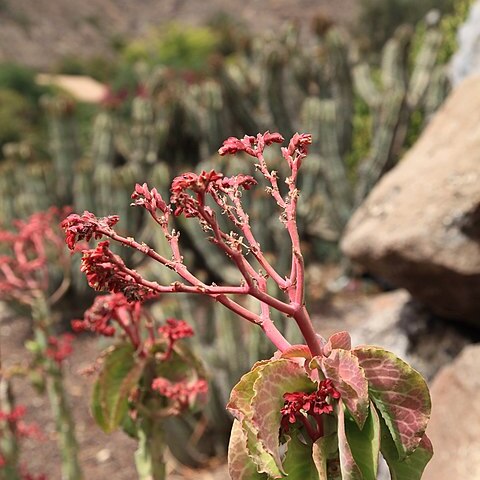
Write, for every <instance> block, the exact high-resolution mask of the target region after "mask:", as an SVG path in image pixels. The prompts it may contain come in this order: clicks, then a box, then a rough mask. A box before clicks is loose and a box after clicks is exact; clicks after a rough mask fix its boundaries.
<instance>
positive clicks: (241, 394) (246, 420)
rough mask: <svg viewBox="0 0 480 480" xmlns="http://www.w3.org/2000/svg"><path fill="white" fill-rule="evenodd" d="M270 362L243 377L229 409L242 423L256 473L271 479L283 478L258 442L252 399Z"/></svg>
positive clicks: (229, 403) (264, 362) (232, 397)
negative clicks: (257, 382) (255, 386)
mask: <svg viewBox="0 0 480 480" xmlns="http://www.w3.org/2000/svg"><path fill="white" fill-rule="evenodd" d="M268 362H269V361H267V360H266V361H262V362H258V363H256V364H255V365H254V366H253V368H252V370H250V372H248V373H246V374H245V375H243V377H242V378H241V379H240V381H239V382H238V383H237V385H235V387H234V388H233V390H232V393H231V395H230V401H229V402H228V405H227V409H228V410H229V411H230V412H231V413H232V415H233V416H234V417H235V418H236V419H238V420H239V421H240V422H241V428H242V430H243V434H244V436H245V444H246V448H247V451H248V456H249V458H250V460H251V461H252V462H253V463H254V464H255V465H257V469H256V470H255V471H257V470H258V472H261V473H263V472H265V473H267V474H268V476H269V477H273V478H281V477H282V474H281V472H280V470H279V469H278V467H277V465H276V463H275V460H274V458H273V457H272V455H270V453H268V452H267V451H266V450H265V448H264V446H263V444H262V443H261V442H260V441H259V440H258V438H257V434H258V432H257V429H256V428H255V427H254V425H253V423H252V415H253V410H252V399H253V396H254V393H255V392H254V390H253V386H254V384H255V382H256V380H257V379H258V377H259V375H260V372H261V370H262V368H263V367H264V366H265V365H266V364H267V363H268ZM282 406H283V405H282ZM277 435H278V432H277ZM229 455H230V454H229ZM229 463H230V457H229Z"/></svg>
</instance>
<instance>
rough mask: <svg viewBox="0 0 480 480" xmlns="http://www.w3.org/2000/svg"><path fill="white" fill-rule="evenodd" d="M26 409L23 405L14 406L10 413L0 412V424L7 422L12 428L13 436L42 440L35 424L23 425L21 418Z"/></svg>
mask: <svg viewBox="0 0 480 480" xmlns="http://www.w3.org/2000/svg"><path fill="white" fill-rule="evenodd" d="M26 411H27V409H26V408H25V406H23V405H18V406H16V407H15V408H14V409H13V410H12V411H11V412H4V411H2V410H0V422H8V423H10V424H11V425H12V426H13V431H14V432H15V435H16V436H18V437H23V438H36V439H41V438H43V435H42V432H41V431H40V429H39V428H38V425H37V424H36V423H28V424H27V423H25V422H24V421H23V417H24V416H25V413H26Z"/></svg>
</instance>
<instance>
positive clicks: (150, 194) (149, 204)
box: [131, 183, 170, 215]
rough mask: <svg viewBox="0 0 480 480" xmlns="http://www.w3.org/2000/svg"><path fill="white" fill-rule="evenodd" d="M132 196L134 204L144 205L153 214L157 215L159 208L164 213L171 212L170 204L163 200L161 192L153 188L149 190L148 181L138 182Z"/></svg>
mask: <svg viewBox="0 0 480 480" xmlns="http://www.w3.org/2000/svg"><path fill="white" fill-rule="evenodd" d="M131 198H132V200H134V202H133V203H132V205H138V206H140V207H144V208H145V209H146V210H148V211H149V212H150V213H151V214H152V215H155V214H156V211H157V210H160V211H161V212H162V213H163V214H166V213H169V211H170V208H169V206H168V205H167V204H166V202H165V201H164V200H163V198H162V196H161V195H160V193H158V191H157V189H156V188H152V189H151V190H149V189H148V185H147V184H146V183H144V184H143V185H140V184H138V183H137V184H136V185H135V191H134V192H133V193H132V197H131Z"/></svg>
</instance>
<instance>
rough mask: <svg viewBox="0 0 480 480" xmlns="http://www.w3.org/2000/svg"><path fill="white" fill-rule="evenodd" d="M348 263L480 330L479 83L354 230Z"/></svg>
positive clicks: (380, 190) (381, 189)
mask: <svg viewBox="0 0 480 480" xmlns="http://www.w3.org/2000/svg"><path fill="white" fill-rule="evenodd" d="M342 249H343V251H344V252H345V254H346V255H347V256H349V257H350V258H352V259H353V260H354V261H357V262H359V263H360V264H362V265H364V266H365V267H366V268H367V269H368V270H369V271H370V272H372V273H374V274H376V275H378V276H380V277H382V278H384V279H385V280H387V281H389V282H390V283H392V284H393V285H395V286H397V287H403V288H406V289H407V290H408V291H409V292H410V293H411V294H412V296H413V297H414V298H417V299H418V300H420V301H421V302H423V303H424V304H426V305H428V306H429V307H430V309H431V310H432V311H433V312H434V313H436V314H438V315H441V316H445V317H451V318H454V319H465V320H467V321H470V322H471V323H474V324H476V325H480V77H479V76H475V77H470V78H469V79H468V80H466V81H465V82H464V83H462V84H461V85H460V86H459V87H458V88H457V89H456V90H455V91H454V92H453V93H452V94H451V95H450V97H449V98H448V99H447V102H446V104H445V105H444V106H443V108H442V109H441V110H440V111H439V112H438V113H437V115H436V116H435V117H434V118H433V119H432V121H431V123H430V125H429V126H428V127H427V129H426V130H425V132H424V133H423V135H422V136H421V138H420V139H419V140H418V142H417V143H416V144H415V145H414V147H413V148H412V149H411V150H410V151H409V152H408V153H407V154H406V155H405V157H404V159H403V160H402V161H401V162H400V163H399V164H398V165H397V166H396V167H395V168H394V169H393V170H392V171H391V172H389V173H388V174H387V175H385V176H384V177H383V179H382V180H381V181H380V182H379V183H378V185H377V186H376V187H375V188H374V189H373V191H372V192H371V194H370V195H369V196H368V198H367V199H366V201H365V202H364V203H363V204H362V205H361V206H360V208H359V209H358V210H357V212H355V214H354V215H353V217H352V219H351V221H350V222H349V224H348V226H347V229H346V233H345V235H344V238H343V241H342Z"/></svg>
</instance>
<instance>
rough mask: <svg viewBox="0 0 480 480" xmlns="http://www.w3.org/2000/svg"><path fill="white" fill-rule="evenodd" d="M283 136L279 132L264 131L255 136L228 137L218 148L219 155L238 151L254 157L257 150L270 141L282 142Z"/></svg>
mask: <svg viewBox="0 0 480 480" xmlns="http://www.w3.org/2000/svg"><path fill="white" fill-rule="evenodd" d="M283 141H284V138H283V137H282V135H280V134H279V133H270V132H265V133H263V134H260V133H259V134H258V135H257V136H256V137H253V136H251V135H245V136H244V137H243V138H241V139H240V138H236V137H229V138H227V139H226V140H225V141H224V142H223V145H222V146H221V147H220V148H219V150H218V153H219V154H220V155H232V154H235V153H238V152H245V153H247V154H248V155H251V156H252V157H256V156H257V153H258V152H263V149H264V148H265V147H268V146H269V145H271V144H272V143H283Z"/></svg>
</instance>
